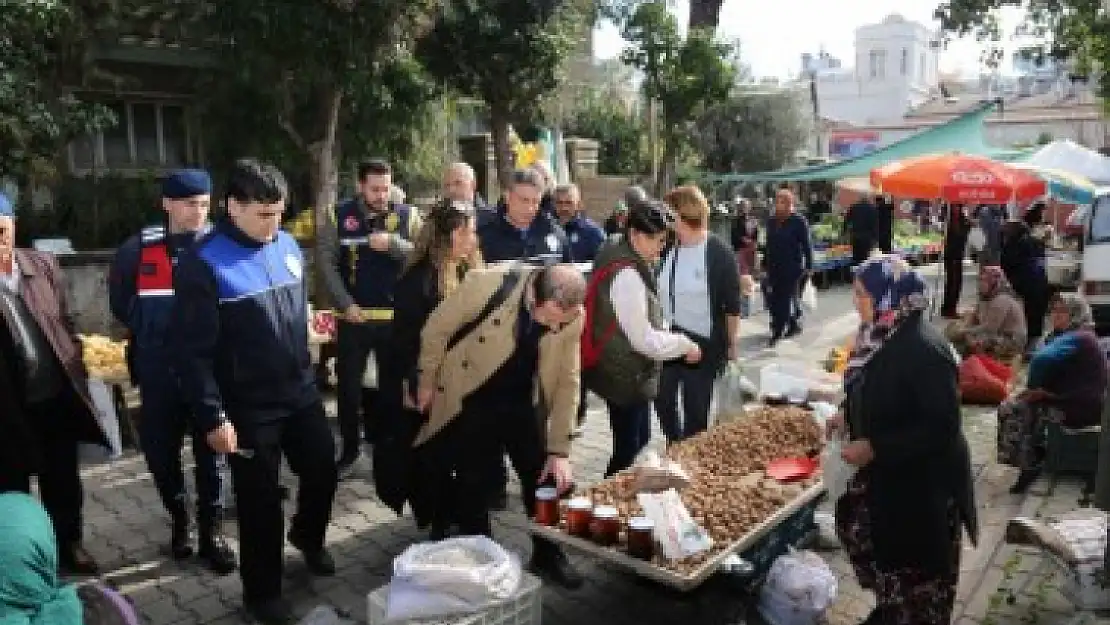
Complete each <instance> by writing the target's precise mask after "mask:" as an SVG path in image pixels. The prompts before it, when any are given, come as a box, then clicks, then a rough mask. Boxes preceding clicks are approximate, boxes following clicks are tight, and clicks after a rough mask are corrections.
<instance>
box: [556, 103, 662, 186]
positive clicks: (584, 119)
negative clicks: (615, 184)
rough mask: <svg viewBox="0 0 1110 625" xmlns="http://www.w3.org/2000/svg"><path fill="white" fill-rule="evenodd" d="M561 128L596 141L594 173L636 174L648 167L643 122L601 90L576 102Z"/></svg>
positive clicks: (574, 135)
mask: <svg viewBox="0 0 1110 625" xmlns="http://www.w3.org/2000/svg"><path fill="white" fill-rule="evenodd" d="M563 132H564V134H565V135H566V136H568V137H583V138H587V139H594V140H596V141H597V142H598V173H601V174H620V175H640V174H643V173H644V172H646V171H648V170H649V169H650V168H651V164H650V160H649V154H648V145H647V134H648V129H647V124H646V123H644V120H643V118H642V117H641V116H639V115H637V114H636V113H634V112H630V111H629V110H628V109H627V108H626V107H625V106H624V104H623V103H622V102H620V101H619V100H615V99H614V98H612V97H608V96H607V95H606V94H604V93H602V92H594V93H590V94H588V95H587V96H586V97H584V98H582V99H581V100H580V101H579V102H578V105H577V107H576V108H575V110H574V111H573V112H572V113H571V115H570V118H569V119H568V120H567V121H566V123H565V124H564V125H563Z"/></svg>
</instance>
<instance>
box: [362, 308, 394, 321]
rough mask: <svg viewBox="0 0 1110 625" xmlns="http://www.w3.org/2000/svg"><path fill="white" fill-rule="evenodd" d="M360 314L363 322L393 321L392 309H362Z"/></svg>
mask: <svg viewBox="0 0 1110 625" xmlns="http://www.w3.org/2000/svg"><path fill="white" fill-rule="evenodd" d="M360 312H361V313H362V314H361V315H360V316H361V317H362V320H363V321H393V309H392V308H362V309H360Z"/></svg>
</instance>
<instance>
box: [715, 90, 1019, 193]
mask: <svg viewBox="0 0 1110 625" xmlns="http://www.w3.org/2000/svg"><path fill="white" fill-rule="evenodd" d="M995 106H996V105H995V104H994V103H993V102H988V103H984V104H983V105H982V106H980V107H978V108H976V109H974V110H972V111H968V112H967V113H964V114H963V115H960V116H959V117H956V118H953V119H952V120H950V121H948V122H945V123H943V124H940V125H937V126H933V127H932V128H929V129H928V130H923V131H921V132H919V133H917V134H915V135H911V136H909V137H906V138H905V139H902V140H900V141H895V142H894V143H892V144H890V145H888V146H886V147H882V148H879V149H877V150H875V151H874V152H870V153H868V154H864V155H862V156H857V157H855V158H850V159H846V160H843V161H838V162H836V163H828V164H825V165H815V166H812V167H802V168H799V169H783V170H779V171H765V172H759V173H754V174H710V175H708V176H707V177H706V179H705V180H706V182H708V183H711V184H712V183H727V182H806V181H811V180H840V179H841V178H858V177H868V176H870V174H871V170H873V169H875V168H877V167H882V166H883V165H886V164H887V163H890V162H893V161H897V160H901V159H904V158H910V157H914V156H922V155H925V154H939V153H949V152H958V153H960V154H972V155H977V156H986V157H989V158H993V159H995V160H1001V161H1007V160H1013V159H1015V158H1017V157H1019V156H1021V155H1023V154H1024V153H1023V152H1021V151H1016V150H1011V149H1007V148H997V147H993V146H990V145H987V142H986V139H985V138H984V136H983V120H984V119H986V117H987V115H989V114H990V113H991V111H992V110H993V109H994V107H995Z"/></svg>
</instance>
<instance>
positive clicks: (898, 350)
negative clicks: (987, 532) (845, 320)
mask: <svg viewBox="0 0 1110 625" xmlns="http://www.w3.org/2000/svg"><path fill="white" fill-rule="evenodd" d="M855 276H856V277H855V281H854V283H853V294H854V296H855V297H854V299H855V305H856V310H857V311H858V312H859V315H860V320H861V324H860V330H859V333H858V334H857V336H856V342H855V345H854V347H853V348H852V352H851V356H850V357H849V361H848V367H847V369H846V370H845V372H844V392H845V395H846V397H847V400H846V402H845V404H844V412H843V413H842V414H839V415H837V416H836V418H834V419H833V420H832V421H830V423H829V427H828V431H829V434H830V436H833V435H837V434H840V433H844V432H845V430H846V432H847V435H848V436H847V439H848V440H849V441H850V442H846V443H845V444H844V447H843V450H842V452H841V457H842V458H843V459H844V461H845V462H847V463H849V464H851V465H854V466H856V467H858V468H859V470H858V471H857V473H856V474H855V476H854V477H853V478H852V480H851V482H850V483H849V485H848V492H847V493H846V494H845V495H843V496H842V497H841V498H840V499H839V500H838V501H837V502H836V529H837V535H838V536H839V537H840V540H841V542H842V543H843V544H844V546H845V548H846V549H847V551H848V556H849V558H850V560H851V562H852V567H853V568H854V569H855V573H856V578H857V579H858V580H859V583H860V585H861V586H863V587H864V588H867V589H870V590H871V591H873V592H874V593H875V600H876V605H875V611H874V612H872V613H871V615H870V616H869V617H868V618H867V620H865V621H864V623H865V624H871V625H877V624H882V625H941V624H944V625H947V624H948V623H950V622H951V620H952V609H953V605H954V603H955V600H956V587H957V585H958V582H959V575H960V552H961V539H962V534H963V531H962V529H963V528H966V530H967V532H968V534H969V535H970V536H971V540H972V542H974V541H976V540H977V537H978V523H977V520H976V512H975V500H974V493H973V487H972V478H971V460H970V454H969V452H968V446H967V440H966V439H965V438H964V435H963V432H962V431H961V429H960V401H959V394H958V384H957V378H958V373H957V366H956V358H955V354H954V353H953V352H952V348H951V346H950V345H949V344H948V341H946V340H945V339H944V337H943V336H941V334H940V333H939V332H938V331H937V330H936V329H934V327H933V326H932V324H930V323H929V322H928V321H927V320H926V319H925V318H924V315H923V312H924V309H925V308H926V307H927V302H928V300H927V298H926V297H925V294H924V292H925V283H924V282H923V281H922V280H921V278H920V277H919V276H918V275H917V274H916V273H914V272H913V271H912V270H911V269H910V268H909V266H908V265H907V264H906V263H905V261H903V260H902V259H900V258H898V257H896V256H891V255H886V256H878V257H872V258H870V259H868V260H866V261H864V262H863V263H862V264H861V265H859V266H858V267H857V268H856V269H855Z"/></svg>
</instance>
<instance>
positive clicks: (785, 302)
mask: <svg viewBox="0 0 1110 625" xmlns="http://www.w3.org/2000/svg"><path fill="white" fill-rule="evenodd" d="M803 288H804V285H803V284H802V280H801V278H782V277H776V278H771V277H768V278H767V285H766V288H765V289H764V290H763V299H764V303H765V304H766V305H767V312H768V313H769V314H770V316H771V336H775V337H781V336H782V334H783V332H785V331H786V330H787V328H790V327H792V326H796V325H798V323H799V320H800V319H801V317H802V306H801V292H802V289H803Z"/></svg>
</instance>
